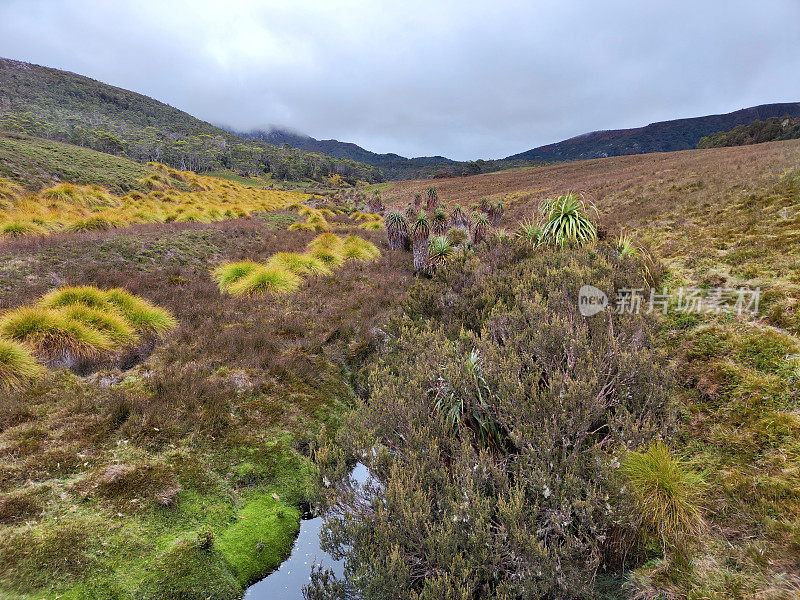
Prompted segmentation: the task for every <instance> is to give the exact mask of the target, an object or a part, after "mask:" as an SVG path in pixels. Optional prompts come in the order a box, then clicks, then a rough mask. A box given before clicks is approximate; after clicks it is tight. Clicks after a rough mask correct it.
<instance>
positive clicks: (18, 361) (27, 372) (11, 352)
mask: <svg viewBox="0 0 800 600" xmlns="http://www.w3.org/2000/svg"><path fill="white" fill-rule="evenodd" d="M40 371H41V367H39V365H38V364H37V363H36V359H34V357H33V354H31V351H30V350H28V348H27V347H26V346H23V345H22V344H20V343H19V342H13V341H11V340H4V339H2V338H0V389H3V388H5V389H18V388H21V387H23V386H24V385H25V383H26V382H27V381H29V380H31V379H33V378H34V377H36V376H37V375H38V374H39V372H40Z"/></svg>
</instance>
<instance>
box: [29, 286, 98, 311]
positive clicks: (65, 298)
mask: <svg viewBox="0 0 800 600" xmlns="http://www.w3.org/2000/svg"><path fill="white" fill-rule="evenodd" d="M76 304H82V305H84V306H89V307H92V308H106V307H107V306H108V294H107V292H104V291H103V290H101V289H98V288H96V287H94V286H92V285H78V286H66V287H63V288H60V289H57V290H53V291H52V292H50V293H48V294H46V295H45V296H44V297H42V299H41V300H39V302H38V305H39V306H42V307H44V308H61V307H63V306H74V305H76Z"/></svg>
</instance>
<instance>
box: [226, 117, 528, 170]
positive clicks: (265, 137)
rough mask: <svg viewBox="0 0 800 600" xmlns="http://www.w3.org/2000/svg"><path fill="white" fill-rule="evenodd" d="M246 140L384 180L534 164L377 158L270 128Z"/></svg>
mask: <svg viewBox="0 0 800 600" xmlns="http://www.w3.org/2000/svg"><path fill="white" fill-rule="evenodd" d="M238 135H241V136H243V137H246V138H250V139H255V140H261V141H264V142H267V143H268V144H280V145H283V144H287V145H289V146H291V147H292V148H299V149H300V150H305V151H307V152H319V153H320V154H325V155H326V156H331V157H333V158H341V159H350V160H355V161H358V162H362V163H365V164H368V165H372V166H374V167H378V168H379V169H380V170H381V172H383V174H384V175H385V176H386V178H387V179H391V180H401V179H429V178H446V177H459V176H463V175H478V174H480V173H491V172H493V171H500V170H503V169H511V168H513V167H525V166H530V165H531V164H533V163H532V162H531V161H527V160H516V161H509V160H483V159H480V158H479V159H477V160H468V161H457V160H452V159H450V158H447V157H445V156H418V157H415V158H406V157H405V156H400V155H399V154H395V153H393V152H390V153H387V154H379V153H377V152H370V151H369V150H365V149H364V148H362V147H361V146H359V145H357V144H353V143H350V142H340V141H339V140H318V139H316V138H313V137H310V136H307V135H303V134H301V133H295V132H292V131H287V130H284V129H278V128H273V129H270V130H269V131H262V130H254V131H249V132H244V133H238Z"/></svg>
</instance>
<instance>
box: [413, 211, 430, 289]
mask: <svg viewBox="0 0 800 600" xmlns="http://www.w3.org/2000/svg"><path fill="white" fill-rule="evenodd" d="M430 233H431V228H430V224H429V223H428V217H427V215H426V214H425V211H424V210H423V211H420V213H419V215H417V218H416V220H415V221H414V224H413V225H412V227H411V240H412V252H413V255H414V273H415V274H417V275H425V274H427V273H428V272H429V270H430V263H429V262H428V236H430Z"/></svg>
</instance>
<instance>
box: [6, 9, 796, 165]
mask: <svg viewBox="0 0 800 600" xmlns="http://www.w3.org/2000/svg"><path fill="white" fill-rule="evenodd" d="M0 56H4V57H7V58H14V59H18V60H25V61H29V62H33V63H37V64H42V65H47V66H51V67H57V68H59V69H66V70H69V71H74V72H77V73H80V74H82V75H87V76H90V77H93V78H95V79H99V80H101V81H104V82H107V83H110V84H113V85H117V86H120V87H123V88H127V89H130V90H134V91H137V92H140V93H143V94H146V95H148V96H152V97H154V98H156V99H158V100H161V101H163V102H167V103H168V104H171V105H173V106H176V107H178V108H180V109H182V110H185V111H187V112H189V113H191V114H193V115H195V116H197V117H199V118H201V119H204V120H206V121H210V122H212V123H215V124H222V125H228V126H231V127H235V128H238V129H252V128H268V127H269V125H270V124H275V125H279V126H284V127H288V128H292V129H295V130H297V131H301V132H303V133H307V134H309V135H311V136H313V137H316V138H336V139H339V140H343V141H351V142H355V143H357V144H359V145H361V146H364V147H365V148H367V149H369V150H373V151H376V152H397V153H399V154H403V155H405V156H420V155H432V154H442V155H445V156H449V157H451V158H456V159H474V158H498V157H503V156H507V155H509V154H512V153H516V152H521V151H524V150H527V149H529V148H533V147H535V146H539V145H542V144H547V143H550V142H554V141H559V140H561V139H564V138H568V137H571V136H574V135H577V134H580V133H585V132H588V131H593V130H598V129H615V128H621V127H635V126H639V125H645V124H647V123H650V122H653V121H659V120H665V119H673V118H680V117H690V116H699V115H704V114H711V113H722V112H729V111H732V110H736V109H739V108H744V107H746V106H752V105H756V104H764V103H769V102H790V101H800V0H761V1H759V2H753V1H752V0H749V1H739V0H691V1H689V0H686V1H684V0H661V1H660V2H656V1H654V0H631V1H617V0H602V1H599V0H598V1H593V0H584V1H580V2H579V1H577V0H552V1H551V0H546V1H541V0H528V1H519V2H516V1H506V0H494V1H492V0H485V1H484V2H470V1H469V0H462V1H460V2H449V1H437V0H424V1H417V0H407V1H404V0H392V1H386V2H378V1H375V2H369V1H366V0H350V1H336V0H329V1H325V0H285V1H281V2H278V1H275V2H273V1H261V2H258V1H246V0H227V1H224V2H223V1H210V0H208V1H207V0H181V1H170V0H161V1H159V2H151V1H149V0H132V1H128V0H122V1H120V0H117V1H115V2H108V1H94V2H93V1H77V0H74V1H69V0H61V1H58V0H49V1H48V0H0Z"/></svg>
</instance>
